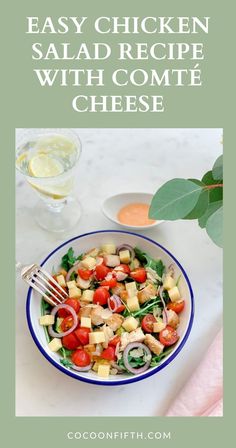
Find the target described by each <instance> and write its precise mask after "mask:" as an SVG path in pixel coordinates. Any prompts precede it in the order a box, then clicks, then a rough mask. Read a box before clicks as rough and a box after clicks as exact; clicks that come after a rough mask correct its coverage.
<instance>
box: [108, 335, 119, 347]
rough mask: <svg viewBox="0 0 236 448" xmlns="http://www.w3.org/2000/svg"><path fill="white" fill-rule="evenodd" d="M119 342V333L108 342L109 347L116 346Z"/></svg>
mask: <svg viewBox="0 0 236 448" xmlns="http://www.w3.org/2000/svg"><path fill="white" fill-rule="evenodd" d="M119 342H120V336H119V335H117V336H115V337H114V338H113V339H111V341H110V342H108V346H109V347H116V346H117V344H119Z"/></svg>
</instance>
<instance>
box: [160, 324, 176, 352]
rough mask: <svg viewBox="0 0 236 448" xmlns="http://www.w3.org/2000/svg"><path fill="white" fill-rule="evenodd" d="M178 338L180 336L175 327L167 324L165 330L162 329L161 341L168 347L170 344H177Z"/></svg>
mask: <svg viewBox="0 0 236 448" xmlns="http://www.w3.org/2000/svg"><path fill="white" fill-rule="evenodd" d="M178 339H179V336H178V334H177V331H176V330H174V328H172V327H170V326H169V325H167V327H166V328H164V330H162V331H160V333H159V340H160V342H161V343H162V344H163V345H165V346H167V347H168V346H169V345H173V344H175V343H176V342H177V341H178Z"/></svg>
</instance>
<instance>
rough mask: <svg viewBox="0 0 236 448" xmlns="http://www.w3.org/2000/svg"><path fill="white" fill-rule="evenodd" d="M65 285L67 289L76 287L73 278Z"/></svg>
mask: <svg viewBox="0 0 236 448" xmlns="http://www.w3.org/2000/svg"><path fill="white" fill-rule="evenodd" d="M66 285H67V288H69V289H71V288H76V287H77V286H76V283H75V280H71V281H70V282H67V283H66Z"/></svg>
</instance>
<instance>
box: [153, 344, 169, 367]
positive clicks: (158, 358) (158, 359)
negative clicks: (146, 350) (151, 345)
mask: <svg viewBox="0 0 236 448" xmlns="http://www.w3.org/2000/svg"><path fill="white" fill-rule="evenodd" d="M172 350H173V347H171V348H169V349H167V350H165V351H164V352H162V353H161V354H160V355H155V356H153V357H152V360H151V364H150V367H156V366H157V365H158V364H159V363H160V362H161V360H162V359H163V358H165V357H166V356H167V355H169V354H170V353H171V352H172Z"/></svg>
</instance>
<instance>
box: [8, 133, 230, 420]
mask: <svg viewBox="0 0 236 448" xmlns="http://www.w3.org/2000/svg"><path fill="white" fill-rule="evenodd" d="M15 166H16V170H15V172H16V178H15V195H16V203H15V204H16V205H15V207H16V210H15V216H16V220H15V232H16V237H15V241H16V254H15V257H16V334H15V343H16V352H15V354H16V363H15V366H16V371H15V374H16V384H15V387H16V391H15V415H16V416H17V417H98V416H104V417H107V416H114V417H119V416H122V417H155V416H161V417H203V416H204V417H207V416H209V417H222V416H223V353H222V333H223V330H222V327H223V323H222V321H223V292H222V275H223V267H222V245H223V244H222V231H223V224H222V221H223V129H222V128H187V127H186V128H101V127H100V128H94V127H90V128H66V127H65V128H55V129H54V128H30V127H28V128H16V129H15Z"/></svg>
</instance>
